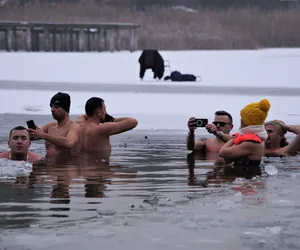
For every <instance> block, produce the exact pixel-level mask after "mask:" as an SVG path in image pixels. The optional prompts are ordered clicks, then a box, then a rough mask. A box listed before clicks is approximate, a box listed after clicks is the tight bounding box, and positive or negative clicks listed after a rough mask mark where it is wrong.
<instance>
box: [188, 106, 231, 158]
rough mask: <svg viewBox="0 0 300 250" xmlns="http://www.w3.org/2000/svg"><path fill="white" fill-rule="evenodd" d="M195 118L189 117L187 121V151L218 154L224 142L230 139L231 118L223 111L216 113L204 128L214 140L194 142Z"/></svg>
mask: <svg viewBox="0 0 300 250" xmlns="http://www.w3.org/2000/svg"><path fill="white" fill-rule="evenodd" d="M196 120H197V119H196V118H195V117H191V118H190V119H189V121H188V128H189V134H188V136H187V139H186V145H187V149H188V150H193V151H203V150H205V152H216V153H218V152H219V151H220V149H221V148H222V146H223V145H224V144H225V142H227V141H229V140H230V139H232V136H231V135H230V131H231V130H232V129H233V124H232V116H231V115H230V114H229V113H228V112H226V111H224V110H220V111H216V112H215V119H214V121H213V122H212V123H211V124H207V125H206V126H205V128H206V130H207V132H208V133H210V134H213V135H215V137H214V138H205V139H203V140H197V141H196V140H195V129H196V128H197V123H196Z"/></svg>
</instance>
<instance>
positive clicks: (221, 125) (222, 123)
mask: <svg viewBox="0 0 300 250" xmlns="http://www.w3.org/2000/svg"><path fill="white" fill-rule="evenodd" d="M213 124H214V125H216V126H218V125H220V127H224V126H225V125H230V123H227V122H213Z"/></svg>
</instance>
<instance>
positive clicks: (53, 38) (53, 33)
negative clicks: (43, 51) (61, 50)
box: [52, 28, 57, 52]
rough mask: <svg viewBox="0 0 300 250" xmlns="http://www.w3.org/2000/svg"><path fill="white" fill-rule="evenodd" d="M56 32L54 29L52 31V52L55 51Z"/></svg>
mask: <svg viewBox="0 0 300 250" xmlns="http://www.w3.org/2000/svg"><path fill="white" fill-rule="evenodd" d="M56 35H57V30H56V29H55V28H54V29H53V30H52V43H53V46H52V49H53V51H54V52H56V51H57V36H56Z"/></svg>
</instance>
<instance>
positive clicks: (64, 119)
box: [28, 92, 80, 157]
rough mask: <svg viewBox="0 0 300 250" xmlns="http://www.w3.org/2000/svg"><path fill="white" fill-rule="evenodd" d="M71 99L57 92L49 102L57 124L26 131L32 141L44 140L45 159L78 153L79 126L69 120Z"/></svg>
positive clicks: (52, 123)
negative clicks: (32, 138) (31, 137)
mask: <svg viewBox="0 0 300 250" xmlns="http://www.w3.org/2000/svg"><path fill="white" fill-rule="evenodd" d="M70 105H71V99H70V96H69V95H68V94H66V93H62V92H58V93H57V94H56V95H54V96H53V97H52V99H51V101H50V107H51V113H52V116H53V118H54V119H55V120H56V121H57V122H50V123H48V124H46V125H44V126H43V127H42V128H38V127H37V129H36V130H34V129H28V130H29V132H30V135H31V136H33V137H34V139H44V140H45V146H46V157H56V156H59V155H61V154H62V155H64V156H65V155H68V154H69V155H74V154H76V153H78V152H79V151H80V145H79V144H80V143H79V141H80V133H79V132H80V131H79V126H78V125H77V124H76V123H74V122H72V121H71V120H70V116H69V112H70Z"/></svg>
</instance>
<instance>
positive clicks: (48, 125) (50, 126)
mask: <svg viewBox="0 0 300 250" xmlns="http://www.w3.org/2000/svg"><path fill="white" fill-rule="evenodd" d="M55 126H57V122H49V123H47V124H46V125H44V126H43V127H42V129H43V130H44V131H45V132H47V131H48V129H49V128H52V127H55Z"/></svg>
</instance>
